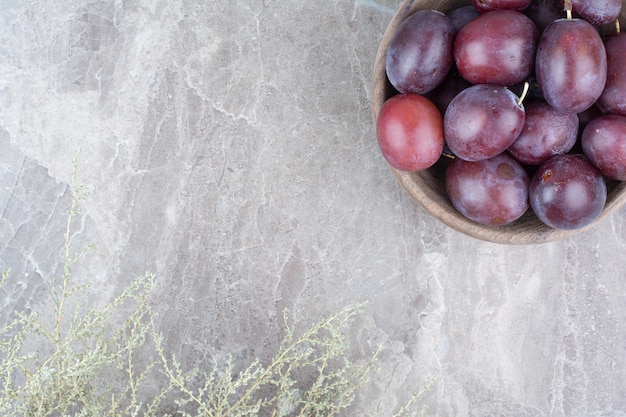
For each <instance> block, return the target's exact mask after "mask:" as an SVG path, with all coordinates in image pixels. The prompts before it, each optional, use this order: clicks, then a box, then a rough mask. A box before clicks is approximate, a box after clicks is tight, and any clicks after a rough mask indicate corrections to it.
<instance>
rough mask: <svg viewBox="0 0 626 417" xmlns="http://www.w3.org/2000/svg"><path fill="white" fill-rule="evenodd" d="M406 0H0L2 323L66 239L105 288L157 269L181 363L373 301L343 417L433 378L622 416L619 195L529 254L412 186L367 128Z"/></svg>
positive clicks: (623, 236)
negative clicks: (382, 54) (410, 192)
mask: <svg viewBox="0 0 626 417" xmlns="http://www.w3.org/2000/svg"><path fill="white" fill-rule="evenodd" d="M399 4H400V1H398V0H381V1H378V2H374V1H368V0H354V1H353V0H327V1H322V2H302V1H296V0H282V1H278V0H273V1H271V0H264V1H262V0H247V1H231V0H212V1H205V2H201V1H189V0H171V1H156V0H155V1H144V0H115V1H113V0H110V1H76V0H63V1H52V0H48V1H46V0H30V1H17V0H4V1H2V7H1V8H0V184H1V185H2V188H1V193H0V269H2V270H6V269H7V268H11V271H12V275H13V276H14V277H17V279H16V280H15V281H12V282H13V284H12V285H11V286H9V287H7V288H6V289H5V290H4V292H3V293H2V296H1V297H0V318H2V319H5V318H6V316H7V314H8V312H10V311H11V310H13V309H18V308H19V309H30V308H33V307H34V306H36V305H37V302H38V296H39V294H41V292H42V291H44V290H45V288H46V282H47V281H46V280H47V279H48V278H47V277H49V276H51V274H54V273H58V271H59V268H60V265H61V261H62V259H61V256H60V249H61V246H62V243H63V228H64V222H65V219H66V211H67V209H68V208H69V204H70V189H69V182H70V176H71V170H72V160H73V158H74V154H75V152H76V151H77V150H78V149H79V148H81V146H82V152H81V154H80V157H79V171H78V172H79V181H80V182H81V183H83V184H86V185H87V187H88V189H89V191H90V196H89V198H88V200H87V201H86V202H85V204H84V211H83V214H82V215H81V217H80V222H79V223H78V228H77V229H76V230H75V231H74V234H73V237H72V242H73V244H76V245H77V246H80V245H82V244H88V243H94V244H95V245H96V250H95V252H94V253H93V254H92V255H91V256H89V258H88V259H87V260H86V261H85V264H84V265H83V266H82V267H81V268H83V269H84V271H83V272H86V274H83V275H81V276H87V277H88V279H89V280H90V282H92V284H93V288H94V291H97V293H98V297H99V299H101V300H106V299H108V298H109V297H111V296H112V295H113V294H115V293H116V289H117V288H120V287H121V286H123V285H125V284H127V283H128V282H129V281H130V279H132V277H134V276H137V275H139V274H142V273H143V272H145V271H151V272H154V273H155V274H156V276H157V290H156V295H155V297H157V298H158V303H157V306H158V309H159V313H160V315H159V317H160V319H159V323H158V325H159V328H160V329H162V330H163V331H164V332H165V334H166V344H167V347H168V349H169V350H170V351H171V352H173V353H176V354H177V355H180V356H181V357H182V358H183V359H184V362H185V363H186V364H187V365H190V366H202V365H203V364H206V363H208V362H209V361H210V358H211V357H212V355H218V354H224V353H225V352H231V353H234V354H235V355H236V357H238V358H240V359H241V360H242V361H245V360H248V359H249V358H251V357H252V356H257V357H260V358H266V357H267V356H268V355H270V354H271V352H272V349H274V348H275V347H276V343H277V341H278V339H279V336H280V319H279V318H280V316H281V312H282V310H283V309H284V308H289V309H291V311H292V314H293V317H294V319H295V320H296V321H297V322H298V323H300V324H303V325H304V324H307V323H311V322H313V321H315V320H317V319H319V318H322V317H324V316H326V315H328V314H330V313H333V312H336V311H338V310H339V309H341V308H343V307H345V306H348V305H352V304H354V303H357V302H364V301H367V302H368V304H367V307H366V311H365V314H364V315H363V316H362V317H361V318H360V319H359V320H357V322H355V323H354V325H353V327H352V328H351V329H350V333H351V338H352V345H351V350H350V355H352V357H353V358H354V359H355V360H359V359H363V358H366V357H368V355H370V354H371V353H372V352H373V351H374V350H375V349H376V347H378V346H381V347H382V351H381V355H380V362H379V364H378V365H379V366H378V370H377V371H376V372H375V374H374V375H373V378H372V380H371V381H370V383H369V384H367V385H366V386H365V387H363V389H362V390H361V391H360V392H359V395H358V396H357V401H356V403H355V405H354V407H353V409H351V411H350V413H348V414H347V415H353V416H354V415H364V414H365V413H366V411H368V410H377V411H376V413H375V414H376V415H379V416H390V415H392V414H393V412H394V411H396V410H397V409H398V407H400V406H401V405H402V404H403V403H404V402H405V401H407V400H408V399H409V398H410V396H411V393H412V392H414V391H415V390H416V389H418V388H419V387H423V386H425V385H426V384H427V383H428V382H429V381H431V380H432V379H433V378H434V381H435V382H434V383H433V385H432V387H431V389H430V391H429V392H428V393H427V394H426V395H425V396H424V397H423V399H422V404H423V405H424V406H425V407H426V409H427V415H433V416H434V415H437V416H455V417H465V416H477V417H478V416H481V417H483V416H500V417H509V416H510V417H513V416H514V417H523V416H533V417H535V416H536V417H539V416H551V417H560V416H566V417H570V416H613V417H615V416H625V415H626V384H625V381H626V360H625V359H626V333H625V331H626V324H625V323H626V280H625V272H624V271H625V270H626V257H625V256H624V253H625V251H626V222H625V221H624V215H625V214H626V211H625V210H621V211H619V212H617V213H616V214H615V215H614V216H612V217H611V218H610V219H608V220H606V221H605V222H603V223H602V224H600V225H599V226H598V227H597V228H595V229H593V230H591V231H589V232H585V233H583V234H581V235H578V236H576V237H573V238H570V239H567V240H564V241H560V242H554V243H548V244H543V245H538V246H521V247H517V246H503V245H498V244H492V243H487V242H482V241H478V240H475V239H473V238H470V237H467V236H464V235H462V234H459V233H457V232H455V231H453V230H451V229H449V228H447V227H445V226H443V225H441V224H439V223H438V222H437V221H435V220H434V219H433V218H432V217H430V216H429V215H428V214H427V213H425V212H424V211H423V210H422V209H421V208H420V207H418V206H417V205H416V204H415V203H414V202H413V201H412V200H410V198H408V197H407V195H406V194H405V193H404V192H403V190H402V189H401V188H400V187H399V186H398V184H397V183H396V182H395V180H394V178H393V177H392V175H391V173H390V171H389V170H388V168H387V166H386V165H385V162H384V160H383V158H382V157H381V155H380V154H379V151H378V148H377V145H376V143H375V135H374V130H373V125H372V121H371V115H370V107H369V98H370V93H371V88H370V79H371V68H372V65H373V61H374V56H375V53H376V49H377V45H378V42H379V40H380V37H381V36H382V33H383V31H384V29H385V28H386V26H387V24H388V22H389V20H390V18H391V15H392V14H393V12H394V10H395V9H396V8H397V7H398V6H399Z"/></svg>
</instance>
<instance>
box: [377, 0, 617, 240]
mask: <svg viewBox="0 0 626 417" xmlns="http://www.w3.org/2000/svg"><path fill="white" fill-rule="evenodd" d="M624 3H625V4H626V0H624ZM467 4H471V2H470V1H469V0H467V1H463V0H450V1H442V0H422V1H415V0H406V1H405V2H404V3H403V4H402V5H401V6H400V8H399V9H398V11H397V12H396V14H395V15H394V17H393V18H392V20H391V22H390V23H389V26H388V27H387V30H386V31H385V33H384V34H383V37H382V39H381V42H380V46H379V48H378V53H377V55H376V60H375V64H374V71H373V77H372V86H373V88H372V117H373V120H374V125H375V124H376V119H377V117H378V113H379V112H380V108H381V106H382V105H383V103H384V102H385V100H387V99H388V98H389V97H391V96H392V95H394V94H396V92H395V90H394V89H393V87H392V86H391V84H390V83H389V81H388V79H387V76H386V74H385V54H386V51H387V47H388V45H389V42H390V41H391V38H392V37H393V34H394V33H395V31H396V29H397V28H398V26H399V25H400V23H401V22H402V21H404V19H406V18H407V17H408V16H409V15H411V14H412V13H414V12H416V11H417V10H421V9H436V10H440V11H442V12H448V11H450V10H453V9H455V8H457V7H460V6H463V5H467ZM625 17H626V6H625V7H624V11H622V14H621V15H620V21H621V22H622V27H624V26H625V25H624V24H623V23H624V21H625ZM445 164H446V161H445V160H442V161H440V162H439V163H438V164H437V165H436V166H434V167H433V168H430V169H428V170H425V171H421V172H411V173H409V172H402V171H399V170H397V169H395V168H393V167H391V166H389V168H390V169H391V172H392V173H393V175H394V176H395V177H396V179H397V180H398V182H399V183H400V185H401V186H402V187H403V188H404V189H405V190H406V192H407V193H408V194H409V195H410V196H411V197H412V198H413V199H414V200H415V201H416V202H418V203H419V204H421V205H422V207H424V209H425V210H426V211H427V212H428V213H430V214H431V215H432V216H433V217H435V218H437V219H438V220H440V221H442V222H443V223H445V224H446V225H448V226H449V227H451V228H453V229H455V230H457V231H459V232H462V233H464V234H466V235H469V236H473V237H475V238H477V239H481V240H485V241H490V242H496V243H503V244H516V245H526V244H539V243H545V242H551V241H556V240H560V239H564V238H567V237H570V236H573V235H576V234H578V233H581V232H583V231H585V230H589V229H590V228H592V227H594V226H595V225H597V224H598V223H599V222H601V221H603V220H604V219H606V218H607V217H608V216H610V215H612V214H613V213H614V212H615V211H616V210H618V209H619V208H620V207H622V206H623V205H624V203H625V202H626V189H625V188H626V184H625V183H624V182H621V183H617V182H609V183H608V184H607V186H608V190H609V191H608V196H607V203H606V206H605V208H604V210H603V212H602V214H601V215H600V216H599V218H598V219H596V221H594V222H593V223H591V224H590V225H588V226H586V227H583V228H580V229H576V230H558V229H553V228H550V227H549V226H546V225H545V224H543V223H542V222H541V221H539V219H537V217H535V215H534V214H533V212H532V210H531V209H529V210H528V211H527V212H526V214H525V215H524V216H522V218H520V219H518V220H517V221H515V222H513V223H511V224H509V225H506V226H485V225H481V224H478V223H475V222H473V221H471V220H469V219H467V218H466V217H464V216H463V215H461V214H460V213H459V212H458V211H456V209H455V208H454V207H453V206H452V203H451V202H450V200H449V199H448V196H447V195H446V192H445V186H444V173H445Z"/></svg>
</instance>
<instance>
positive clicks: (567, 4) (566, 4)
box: [563, 0, 572, 20]
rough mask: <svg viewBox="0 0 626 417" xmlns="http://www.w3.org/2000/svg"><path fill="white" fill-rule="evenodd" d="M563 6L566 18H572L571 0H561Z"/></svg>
mask: <svg viewBox="0 0 626 417" xmlns="http://www.w3.org/2000/svg"><path fill="white" fill-rule="evenodd" d="M563 8H564V9H565V13H566V14H567V20H572V0H565V1H564V2H563Z"/></svg>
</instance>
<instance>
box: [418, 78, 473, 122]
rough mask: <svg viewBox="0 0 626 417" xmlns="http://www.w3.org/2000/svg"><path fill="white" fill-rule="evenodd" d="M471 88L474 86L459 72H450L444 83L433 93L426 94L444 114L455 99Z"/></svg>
mask: <svg viewBox="0 0 626 417" xmlns="http://www.w3.org/2000/svg"><path fill="white" fill-rule="evenodd" d="M471 86H472V84H471V83H470V82H469V81H467V80H466V79H465V78H463V77H461V75H460V74H459V73H458V72H457V71H450V73H449V74H448V76H447V77H446V78H445V79H444V80H443V82H442V83H441V84H439V85H438V86H437V88H435V89H434V90H433V91H431V92H430V93H428V94H426V97H427V98H428V99H429V100H430V101H432V102H433V103H435V106H437V108H438V109H439V111H441V114H444V113H445V112H446V109H447V108H448V104H450V102H451V101H452V100H453V99H454V97H456V96H457V95H458V94H459V93H460V92H461V91H463V90H465V89H466V88H468V87H471Z"/></svg>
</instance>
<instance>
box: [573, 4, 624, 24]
mask: <svg viewBox="0 0 626 417" xmlns="http://www.w3.org/2000/svg"><path fill="white" fill-rule="evenodd" d="M572 11H573V12H574V13H576V14H577V15H579V16H580V17H582V18H583V19H585V20H586V21H588V22H589V23H591V24H592V25H594V26H601V25H605V24H607V23H611V22H613V21H614V20H615V19H617V17H618V16H619V14H620V12H621V11H622V0H572Z"/></svg>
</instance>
